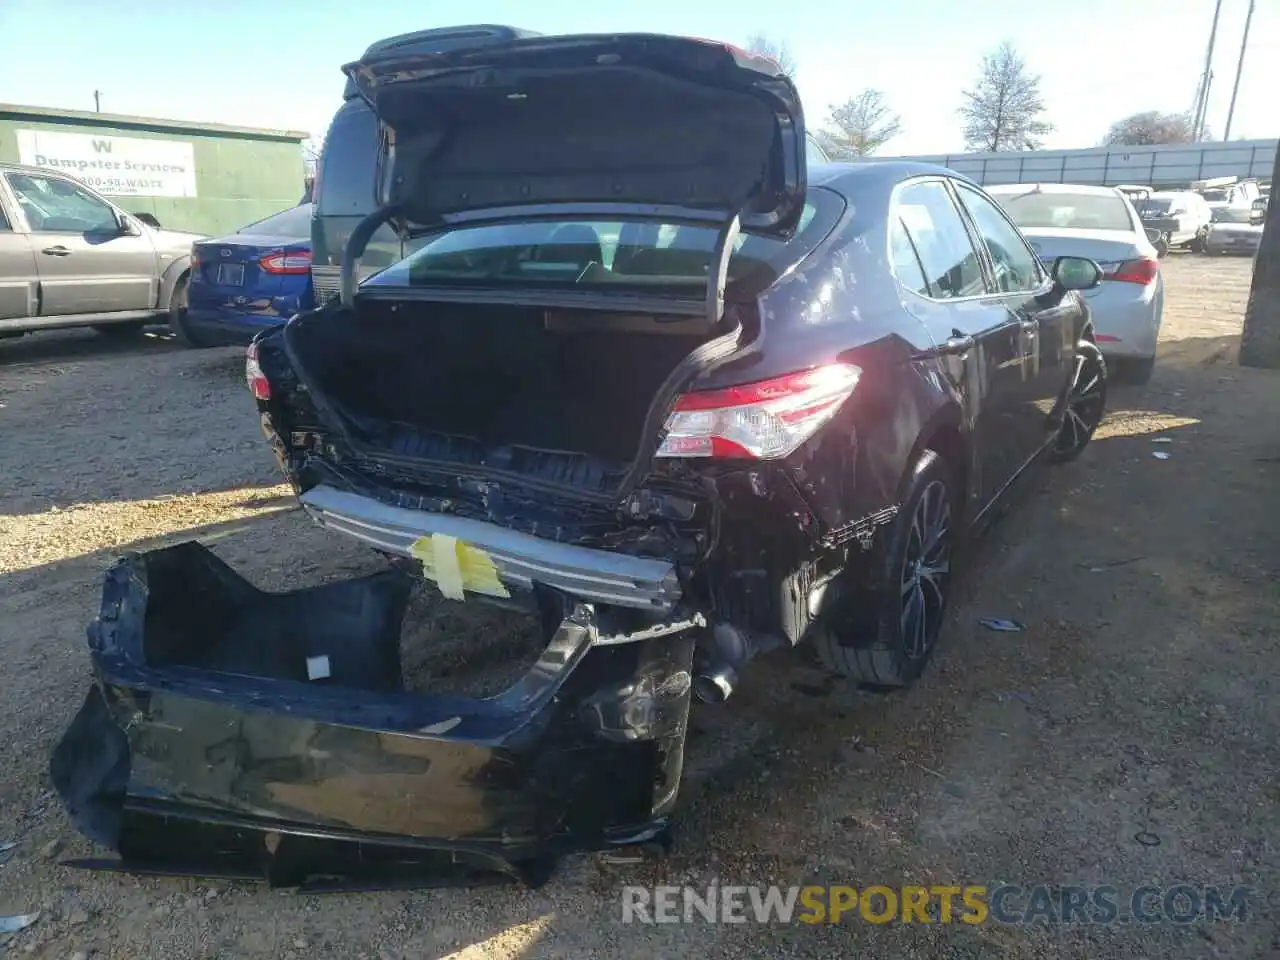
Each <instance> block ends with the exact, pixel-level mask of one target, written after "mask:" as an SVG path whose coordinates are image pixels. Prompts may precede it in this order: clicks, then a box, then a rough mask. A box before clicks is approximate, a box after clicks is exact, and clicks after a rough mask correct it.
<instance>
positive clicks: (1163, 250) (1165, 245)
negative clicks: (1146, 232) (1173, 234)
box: [1155, 236, 1169, 257]
mask: <svg viewBox="0 0 1280 960" xmlns="http://www.w3.org/2000/svg"><path fill="white" fill-rule="evenodd" d="M1155 248H1156V256H1157V257H1165V256H1168V255H1169V238H1168V237H1167V236H1164V237H1161V238H1160V239H1159V240H1157V241H1156V242H1155Z"/></svg>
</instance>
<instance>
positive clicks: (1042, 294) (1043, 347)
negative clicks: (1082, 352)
mask: <svg viewBox="0 0 1280 960" xmlns="http://www.w3.org/2000/svg"><path fill="white" fill-rule="evenodd" d="M955 190H956V194H957V196H958V197H959V198H960V203H961V205H962V206H963V207H964V209H965V211H966V212H967V213H968V215H969V222H970V224H971V225H972V227H973V229H974V234H975V236H976V239H977V240H978V241H979V242H980V243H981V244H982V245H983V246H984V247H985V248H986V252H987V254H988V258H987V259H988V267H989V270H990V272H991V279H992V286H993V287H994V292H995V296H996V299H998V300H999V302H1000V303H1001V304H1002V305H1003V306H1004V308H1005V309H1006V310H1007V311H1008V312H1009V315H1010V316H1011V317H1012V318H1013V320H1014V322H1015V323H1016V324H1017V325H1018V329H1019V332H1020V336H1021V341H1022V342H1021V349H1020V352H1021V354H1022V361H1021V363H1020V365H1019V370H1020V374H1021V383H1020V385H1019V387H1020V391H1021V402H1020V403H1019V404H1018V408H1017V420H1018V422H1017V430H1018V433H1019V436H1020V446H1021V449H1022V458H1023V461H1024V462H1025V461H1026V460H1027V459H1029V458H1030V457H1032V456H1034V455H1035V454H1037V453H1039V452H1040V450H1041V448H1042V447H1044V445H1045V444H1047V443H1048V442H1049V441H1050V440H1052V439H1053V438H1054V436H1055V435H1056V434H1057V431H1058V426H1059V422H1060V417H1059V413H1060V410H1059V403H1058V400H1059V398H1060V397H1061V395H1062V392H1063V387H1064V384H1065V383H1066V382H1067V367H1068V365H1069V364H1070V363H1071V362H1072V357H1073V356H1074V355H1075V343H1074V342H1073V339H1072V338H1073V336H1074V329H1073V327H1074V324H1072V323H1070V322H1068V321H1069V318H1070V316H1071V315H1072V314H1073V311H1072V309H1071V304H1070V302H1068V304H1067V306H1065V307H1064V304H1063V298H1062V297H1061V296H1054V295H1053V284H1052V282H1051V281H1050V279H1049V277H1048V275H1047V274H1046V273H1045V271H1044V269H1043V268H1042V267H1041V265H1040V260H1039V258H1038V257H1037V256H1036V255H1035V252H1034V251H1033V250H1032V249H1031V247H1030V245H1029V244H1028V243H1027V241H1026V239H1025V238H1024V237H1023V236H1022V234H1021V233H1020V232H1019V231H1018V228H1017V227H1015V226H1014V225H1013V223H1012V222H1011V221H1010V220H1009V218H1008V217H1006V216H1005V214H1004V211H1002V210H1001V209H1000V208H999V207H998V206H997V205H996V204H995V202H994V201H993V200H992V199H991V198H990V197H988V196H987V195H986V194H984V193H982V192H980V191H978V190H976V189H974V188H973V187H971V186H969V185H968V184H965V183H960V182H958V181H955ZM1019 466H1021V464H1019Z"/></svg>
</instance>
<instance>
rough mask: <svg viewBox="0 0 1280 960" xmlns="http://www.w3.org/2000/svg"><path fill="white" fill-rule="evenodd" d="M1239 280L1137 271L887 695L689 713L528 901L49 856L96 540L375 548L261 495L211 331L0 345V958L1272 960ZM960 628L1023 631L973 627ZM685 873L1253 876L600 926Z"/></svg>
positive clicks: (1260, 568)
mask: <svg viewBox="0 0 1280 960" xmlns="http://www.w3.org/2000/svg"><path fill="white" fill-rule="evenodd" d="M1249 270H1250V263H1249V261H1247V260H1228V259H1210V258H1206V257H1191V256H1174V257H1173V258H1171V259H1170V260H1168V261H1167V263H1166V267H1165V272H1166V277H1167V282H1168V286H1169V291H1168V306H1167V312H1166V317H1165V328H1164V331H1163V337H1162V346H1161V361H1160V364H1159V366H1158V367H1157V371H1156V376H1155V378H1154V380H1153V381H1152V383H1151V384H1150V385H1149V386H1148V387H1146V388H1144V389H1136V388H1128V389H1123V390H1115V391H1114V392H1113V395H1112V399H1111V411H1112V412H1111V414H1110V416H1109V418H1108V421H1107V423H1106V424H1105V425H1104V427H1103V428H1102V430H1100V432H1099V434H1098V437H1097V440H1096V441H1095V443H1094V445H1093V446H1092V447H1091V449H1090V450H1089V452H1088V453H1087V454H1086V455H1085V456H1084V457H1083V458H1082V460H1081V461H1079V462H1077V463H1075V464H1072V465H1070V466H1068V467H1065V468H1062V469H1059V470H1055V471H1050V472H1047V473H1046V474H1045V475H1044V476H1043V478H1041V479H1038V480H1037V481H1036V482H1034V483H1032V484H1028V485H1027V487H1028V489H1027V490H1026V492H1025V493H1024V494H1023V495H1022V496H1021V497H1020V499H1021V500H1022V502H1021V503H1020V504H1019V505H1018V507H1017V509H1015V510H1013V511H1011V512H1010V513H1009V515H1008V516H1007V517H1006V518H1005V519H1004V520H1003V521H1002V522H1001V523H1000V524H999V525H997V527H996V529H995V530H993V531H992V533H991V534H990V535H989V536H988V537H986V538H985V540H984V542H983V544H982V546H981V548H980V550H979V560H978V563H977V564H976V565H975V568H974V569H973V571H972V572H971V573H970V575H969V576H968V577H967V578H966V579H965V580H964V581H963V582H962V584H961V585H960V596H959V597H958V598H957V601H958V602H956V603H955V605H954V608H953V611H952V622H951V624H950V625H949V628H948V630H947V635H946V637H945V640H944V643H943V646H942V647H941V648H940V650H939V651H938V656H937V658H936V659H935V661H934V664H933V666H932V668H931V669H930V670H929V672H928V673H927V675H926V676H925V677H924V678H923V680H922V682H921V683H920V684H919V685H918V686H917V687H916V688H914V689H913V690H911V691H909V692H907V693H905V694H902V695H894V696H875V695H870V694H864V693H858V692H855V691H851V690H849V689H847V688H846V687H844V686H841V685H834V686H833V685H830V684H825V683H822V682H820V681H821V678H820V676H819V675H818V674H816V672H815V671H814V670H813V669H812V668H811V667H809V666H807V665H806V664H805V663H804V662H803V661H801V660H800V659H798V658H775V659H774V662H773V664H772V665H771V667H770V668H767V669H756V670H754V671H753V672H752V674H751V675H750V677H749V678H748V681H747V683H746V684H745V686H744V688H743V689H742V690H741V691H740V692H739V693H737V694H735V696H734V698H733V699H732V700H731V701H730V703H729V704H728V705H727V706H725V707H723V708H718V709H710V708H707V709H700V710H698V711H697V715H696V717H695V721H694V723H695V727H696V729H695V730H694V732H693V734H692V736H691V745H690V762H689V774H690V776H689V781H690V783H689V786H688V788H687V789H686V791H685V793H684V795H683V800H682V809H681V816H680V823H679V827H680V835H679V841H678V844H677V849H676V852H675V853H674V854H673V855H672V856H671V857H669V858H667V859H666V860H664V861H661V862H659V863H655V864H643V865H638V866H625V867H624V866H611V865H606V864H603V863H601V862H599V861H598V860H596V859H594V858H588V857H581V858H576V859H571V860H569V861H567V862H566V863H565V864H564V865H563V866H562V868H561V870H560V871H559V873H558V874H557V875H556V877H555V878H554V880H553V881H552V882H551V883H550V884H549V885H548V886H547V887H545V888H543V889H541V890H538V891H527V890H520V889H514V888H507V887H497V888H480V889H477V890H444V891H427V892H396V893H383V894H368V895H349V896H332V897H313V896H299V895H295V894H290V893H276V892H270V891H267V890H265V889H262V888H258V887H253V886H240V885H232V884H221V883H214V884H211V883H208V882H193V881H188V880H172V879H167V880H150V879H134V878H130V877H120V876H112V875H93V874H85V873H81V872H76V871H72V870H69V869H67V868H64V867H62V866H60V865H58V863H57V860H58V858H59V857H60V856H63V855H66V854H73V855H84V854H87V853H89V847H88V846H87V844H85V843H84V842H83V841H82V840H80V839H79V838H78V836H77V835H76V834H75V833H74V831H73V830H72V828H71V827H70V825H69V824H68V822H67V820H66V819H65V817H64V816H63V813H62V811H61V809H60V806H59V804H58V802H57V800H56V798H55V797H54V796H53V794H52V792H51V790H50V787H49V783H48V777H47V774H46V760H47V757H48V754H49V751H50V750H51V748H52V746H53V745H54V743H55V741H56V738H57V737H58V736H59V735H60V734H61V732H62V730H63V728H64V727H65V725H66V723H67V722H68V721H69V720H70V718H71V716H72V714H73V712H74V711H75V709H76V708H77V707H78V705H79V703H80V700H81V698H82V697H83V694H84V691H85V689H86V687H87V685H88V683H89V661H88V656H87V652H86V650H85V646H84V626H85V623H86V622H87V621H88V620H89V619H90V617H91V616H92V615H93V613H94V612H95V609H96V604H97V600H98V592H99V581H100V575H101V571H102V569H103V567H104V566H105V565H106V564H107V563H108V562H109V560H110V559H111V557H112V556H113V555H114V554H116V553H118V552H119V551H120V550H121V549H122V548H124V547H126V546H129V547H130V548H134V547H138V546H142V545H149V544H155V543H160V542H165V541H166V540H172V539H183V538H189V537H199V538H201V539H203V540H205V541H206V542H208V543H209V544H210V545H211V546H212V547H213V548H214V549H216V550H217V551H218V552H219V553H220V554H221V555H222V556H223V557H224V558H225V559H227V560H228V561H229V562H231V563H232V564H233V565H234V566H236V567H237V568H238V569H241V570H242V571H243V572H245V573H246V574H247V575H249V576H250V577H251V578H252V579H253V580H255V581H256V582H258V583H259V584H260V585H262V586H265V587H269V588H277V589H278V588H283V587H286V586H299V585H302V584H304V583H314V582H319V581H323V580H326V579H330V578H335V577H345V576H350V575H352V574H353V573H357V572H362V571H365V570H369V569H373V568H374V567H375V566H376V565H377V563H378V561H376V560H375V559H373V558H371V556H370V555H369V554H368V553H367V552H366V551H365V550H364V549H362V548H360V547H357V546H354V545H352V544H349V543H345V542H343V541H341V540H338V539H335V538H334V537H332V536H329V535H326V534H323V533H322V532H321V531H319V530H318V529H316V528H314V527H313V526H311V525H310V524H309V523H308V522H307V521H306V520H305V519H304V518H303V517H301V516H300V515H299V514H298V512H297V511H295V510H293V509H291V507H292V504H291V501H290V499H289V498H288V496H287V490H286V489H284V488H282V487H281V486H280V485H279V478H278V476H277V474H276V472H275V467H274V464H273V462H272V460H271V457H270V455H269V453H268V450H267V447H266V444H265V443H264V442H263V440H262V438H261V435H260V433H259V430H258V426H257V423H256V420H255V415H254V412H253V409H252V405H251V403H250V400H249V397H248V395H247V393H246V391H245V390H244V387H243V384H242V382H241V367H240V356H239V354H238V352H237V351H231V350H228V351H210V352H190V351H183V350H180V349H178V348H177V347H176V346H175V345H174V344H173V343H172V342H170V341H169V340H167V339H165V338H164V337H163V336H154V337H149V338H147V339H145V340H141V341H135V342H133V343H132V344H124V345H122V344H116V343H111V342H108V341H105V340H103V339H100V338H97V337H95V336H94V335H92V334H89V333H81V332H69V333H57V334H44V335H38V336H33V337H27V338H24V339H22V340H17V341H6V342H0V655H3V658H4V665H5V668H4V671H3V676H4V678H5V682H6V690H5V695H4V696H3V697H2V698H0V741H2V742H4V743H6V744H7V745H8V747H7V752H6V764H5V768H4V774H3V776H2V777H0V841H3V840H18V841H21V845H20V846H19V847H18V848H17V849H16V851H15V852H14V854H13V856H12V857H11V859H9V861H8V862H7V863H5V864H4V865H3V866H2V867H0V914H11V913H25V912H29V911H31V910H34V909H40V910H41V911H42V914H41V918H40V920H39V921H38V922H37V923H36V924H35V925H34V926H32V927H31V928H29V929H28V930H26V931H24V932H22V933H20V934H17V935H14V936H12V937H9V938H7V942H6V943H4V944H2V945H0V954H3V953H4V952H5V951H6V950H7V951H8V952H9V953H11V954H13V955H15V956H34V957H55V958H63V960H65V958H68V957H74V956H77V955H79V956H81V957H84V956H88V955H93V956H100V957H113V958H143V957H164V958H166V960H182V958H193V957H255V956H275V957H303V956H309V957H326V958H327V957H334V958H343V960H348V958H356V957H366V958H370V960H372V958H375V957H376V958H380V960H381V958H385V957H415V958H417V957H457V958H499V957H502V958H507V957H615V956H616V957H651V956H652V957H668V956H670V957H677V956H678V957H683V956H686V955H700V956H705V957H741V956H758V957H766V956H778V957H823V958H825V957H832V956H842V955H843V956H862V955H868V954H872V953H874V954H876V955H888V956H915V957H947V958H954V957H1010V958H1027V957H1055V958H1056V957H1090V958H1097V957H1125V958H1180V957H1188V958H1190V957H1195V958H1203V957H1219V956H1220V957H1275V956H1278V955H1280V934H1278V933H1277V923H1276V919H1277V916H1280V895H1277V894H1275V893H1274V891H1276V890H1278V889H1280V885H1278V881H1280V830H1277V827H1278V826H1280V817H1278V811H1280V788H1278V787H1277V783H1278V782H1280V778H1278V777H1277V732H1278V730H1280V711H1277V710H1276V708H1275V704H1276V702H1277V701H1276V697H1277V694H1278V693H1280V689H1278V683H1277V668H1276V662H1277V652H1278V651H1277V644H1278V641H1277V636H1278V635H1280V631H1278V630H1277V628H1276V624H1277V622H1280V621H1278V618H1277V614H1280V590H1278V589H1277V585H1276V583H1277V573H1278V572H1280V548H1277V546H1276V544H1277V543H1280V510H1277V508H1276V497H1277V494H1276V489H1277V479H1278V478H1280V462H1278V460H1280V421H1278V420H1277V418H1276V416H1275V411H1277V410H1280V374H1277V373H1267V372H1260V371H1253V370H1246V369H1240V368H1238V367H1237V366H1236V365H1235V363H1234V356H1235V343H1236V342H1237V340H1238V334H1239V329H1240V321H1241V315H1242V312H1243V308H1244V302H1245V298H1246V295H1247V288H1248V281H1249ZM1157 438H1159V439H1168V440H1169V441H1171V442H1170V443H1167V444H1160V445H1158V446H1157V445H1153V443H1152V440H1153V439H1157ZM1157 450H1158V451H1164V452H1168V453H1169V454H1170V455H1171V456H1170V458H1169V459H1167V460H1159V459H1156V458H1153V457H1152V453H1153V452H1154V451H1157ZM984 615H990V616H998V617H1011V618H1015V619H1018V620H1021V621H1023V622H1024V623H1025V624H1026V627H1027V629H1026V630H1025V632H1023V633H1016V634H1015V633H992V632H989V631H986V630H984V629H982V628H981V627H979V626H978V625H977V624H976V618H977V617H980V616H984ZM1139 834H1141V840H1144V841H1146V843H1147V844H1154V845H1144V843H1142V842H1139V841H1138V840H1135V837H1137V836H1138V835H1139ZM716 877H718V878H720V879H721V880H722V881H723V882H724V883H778V884H784V885H789V884H793V883H804V882H812V881H815V880H823V881H828V882H835V883H847V884H850V885H853V886H857V887H864V886H866V885H869V884H874V883H883V884H887V885H890V886H899V885H901V884H904V883H926V884H929V883H931V884H945V883H963V882H976V883H985V884H987V885H989V886H992V885H995V884H997V883H1001V882H1009V883H1017V884H1020V885H1022V886H1024V887H1029V886H1032V885H1035V884H1038V883H1044V884H1071V883H1078V884H1082V885H1093V884H1103V883H1106V884H1112V885H1114V886H1116V887H1119V888H1121V889H1124V888H1127V887H1133V886H1137V885H1141V884H1148V883H1149V884H1159V885H1170V884H1174V883H1181V882H1185V883H1190V884H1194V885H1204V884H1217V885H1221V886H1226V887H1230V886H1233V885H1235V884H1237V883H1239V884H1246V885H1251V886H1253V887H1255V888H1258V889H1259V890H1260V891H1261V893H1260V894H1259V895H1258V896H1255V898H1254V899H1253V902H1252V904H1251V910H1250V914H1249V916H1248V918H1247V919H1246V920H1245V921H1244V922H1241V923H1212V924H1211V923H1194V924H1188V925H1173V924H1161V925H1152V926H1137V925H1113V926H1098V925H1093V926H1088V925H1059V926H1048V925H1044V924H1038V925H1035V926H1030V927H1027V926H1009V925H1001V924H994V923H991V924H985V925H982V926H977V927H969V926H966V925H963V924H960V925H956V924H952V925H939V924H919V923H916V924H891V925H887V926H873V925H871V924H868V923H865V922H863V921H861V920H853V921H851V922H846V923H844V924H841V925H839V926H820V927H810V926H806V925H801V924H796V925H786V926H783V925H772V926H761V925H755V924H746V925H710V924H706V923H703V922H700V921H699V922H696V923H692V924H676V925H661V926H624V925H623V924H621V923H620V920H619V918H620V915H621V908H620V896H619V886H620V885H621V884H623V883H628V882H632V883H657V882H666V883H681V882H690V883H705V882H707V881H708V880H709V879H711V878H716ZM1268 894H1270V896H1269V897H1268ZM0 939H4V938H3V937H0Z"/></svg>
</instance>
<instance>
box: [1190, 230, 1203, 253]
mask: <svg viewBox="0 0 1280 960" xmlns="http://www.w3.org/2000/svg"><path fill="white" fill-rule="evenodd" d="M1187 247H1188V248H1189V249H1190V250H1191V252H1192V253H1204V251H1205V242H1204V237H1202V236H1200V235H1199V234H1196V236H1195V237H1194V238H1193V239H1192V241H1191V242H1190V243H1189V244H1187Z"/></svg>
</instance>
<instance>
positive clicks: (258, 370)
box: [244, 343, 271, 400]
mask: <svg viewBox="0 0 1280 960" xmlns="http://www.w3.org/2000/svg"><path fill="white" fill-rule="evenodd" d="M244 379H245V382H246V383H247V384H249V392H250V393H252V394H253V396H254V399H256V400H270V399H271V382H270V381H269V380H267V377H266V375H265V374H264V373H263V372H262V367H261V366H260V365H259V364H258V345H257V344H256V343H251V344H249V349H247V350H245V352H244Z"/></svg>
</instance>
